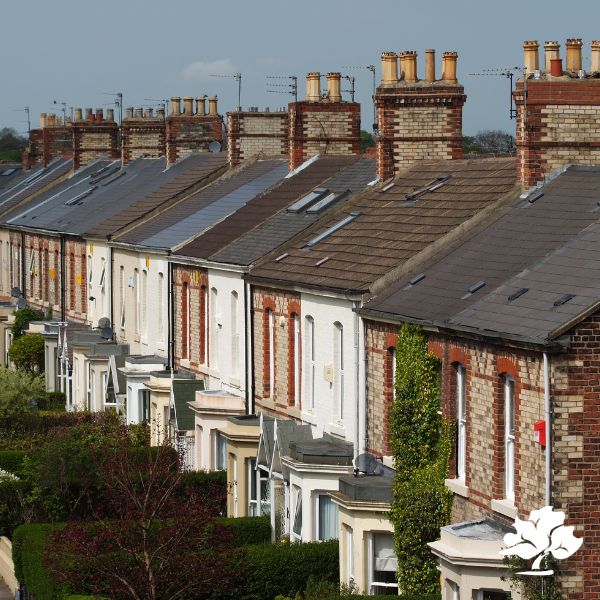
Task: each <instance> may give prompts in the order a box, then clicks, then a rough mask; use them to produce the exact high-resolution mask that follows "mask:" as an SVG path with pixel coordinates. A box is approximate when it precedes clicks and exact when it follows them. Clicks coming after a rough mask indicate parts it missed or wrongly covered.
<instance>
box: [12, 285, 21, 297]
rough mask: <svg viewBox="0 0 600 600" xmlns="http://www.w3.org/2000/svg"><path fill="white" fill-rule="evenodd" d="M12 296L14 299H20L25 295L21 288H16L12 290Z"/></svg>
mask: <svg viewBox="0 0 600 600" xmlns="http://www.w3.org/2000/svg"><path fill="white" fill-rule="evenodd" d="M10 295H11V296H13V298H19V297H20V296H22V295H23V294H22V293H21V289H20V288H18V287H14V288H13V289H12V290H10Z"/></svg>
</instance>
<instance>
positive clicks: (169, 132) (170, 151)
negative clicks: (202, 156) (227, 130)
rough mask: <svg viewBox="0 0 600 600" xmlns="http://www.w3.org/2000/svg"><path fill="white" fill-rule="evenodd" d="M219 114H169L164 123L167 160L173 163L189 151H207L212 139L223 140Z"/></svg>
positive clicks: (221, 119)
mask: <svg viewBox="0 0 600 600" xmlns="http://www.w3.org/2000/svg"><path fill="white" fill-rule="evenodd" d="M222 121H223V118H222V117H221V116H220V115H217V116H208V115H204V116H201V115H169V116H168V117H167V125H166V146H167V161H168V162H170V163H173V162H175V161H177V160H179V159H180V158H181V157H182V156H184V155H185V154H187V153H189V152H208V146H209V144H210V143H211V142H212V141H213V140H217V141H219V142H222V141H223V133H222Z"/></svg>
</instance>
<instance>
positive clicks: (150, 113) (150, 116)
mask: <svg viewBox="0 0 600 600" xmlns="http://www.w3.org/2000/svg"><path fill="white" fill-rule="evenodd" d="M146 118H147V119H154V109H153V108H147V109H146Z"/></svg>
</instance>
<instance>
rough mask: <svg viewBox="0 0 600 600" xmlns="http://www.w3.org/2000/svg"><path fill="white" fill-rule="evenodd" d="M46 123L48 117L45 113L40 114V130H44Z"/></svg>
mask: <svg viewBox="0 0 600 600" xmlns="http://www.w3.org/2000/svg"><path fill="white" fill-rule="evenodd" d="M47 122H48V115H47V114H46V113H40V129H44V128H45V127H46V123H47Z"/></svg>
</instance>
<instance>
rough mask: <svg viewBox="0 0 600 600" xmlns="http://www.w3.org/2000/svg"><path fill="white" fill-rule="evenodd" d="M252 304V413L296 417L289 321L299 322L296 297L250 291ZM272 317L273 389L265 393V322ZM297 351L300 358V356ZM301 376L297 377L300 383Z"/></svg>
mask: <svg viewBox="0 0 600 600" xmlns="http://www.w3.org/2000/svg"><path fill="white" fill-rule="evenodd" d="M252 293H253V303H254V331H253V336H254V340H253V341H254V344H253V345H254V373H255V381H254V383H255V396H254V399H255V403H256V410H257V411H260V410H264V411H265V412H268V413H271V414H273V415H280V416H284V417H290V416H292V417H298V416H299V410H300V407H299V406H298V407H295V408H294V407H293V402H294V363H293V344H294V333H293V319H292V315H293V314H297V315H298V317H299V318H300V319H302V314H301V308H300V294H299V293H297V292H291V291H283V290H273V289H268V288H261V287H255V288H253V292H252ZM269 309H270V310H272V311H273V317H274V334H273V338H274V353H275V354H274V365H275V367H274V368H275V371H274V384H275V385H274V389H273V390H270V389H269V368H270V367H269V364H270V363H269V358H270V357H269V348H268V345H269V344H268V340H269V321H268V310H269ZM301 353H302V349H300V356H301V355H302V354H301ZM301 381H302V374H300V382H301Z"/></svg>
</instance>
